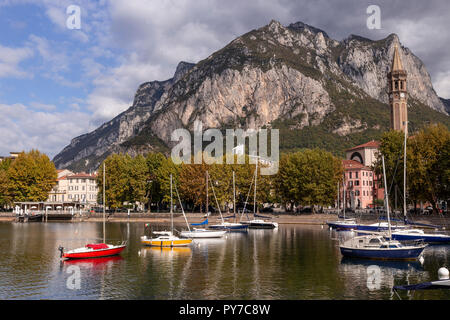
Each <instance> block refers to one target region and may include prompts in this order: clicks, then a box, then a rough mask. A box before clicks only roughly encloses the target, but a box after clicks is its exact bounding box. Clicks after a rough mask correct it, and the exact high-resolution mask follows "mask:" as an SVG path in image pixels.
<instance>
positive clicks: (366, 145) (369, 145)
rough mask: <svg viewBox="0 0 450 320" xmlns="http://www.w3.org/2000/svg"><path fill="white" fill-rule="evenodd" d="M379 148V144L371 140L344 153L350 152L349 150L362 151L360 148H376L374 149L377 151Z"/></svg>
mask: <svg viewBox="0 0 450 320" xmlns="http://www.w3.org/2000/svg"><path fill="white" fill-rule="evenodd" d="M379 147H380V142H379V141H375V140H372V141H369V142H366V143H364V144H361V145H359V146H356V147H353V148H350V149H347V150H345V151H351V150H356V149H362V148H376V149H378V148H379Z"/></svg>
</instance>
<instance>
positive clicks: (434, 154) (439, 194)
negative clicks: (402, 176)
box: [407, 124, 450, 212]
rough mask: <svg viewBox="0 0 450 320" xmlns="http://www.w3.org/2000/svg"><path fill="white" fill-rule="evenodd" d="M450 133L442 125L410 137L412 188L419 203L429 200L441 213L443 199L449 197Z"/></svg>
mask: <svg viewBox="0 0 450 320" xmlns="http://www.w3.org/2000/svg"><path fill="white" fill-rule="evenodd" d="M449 144H450V131H449V130H448V129H447V128H446V127H445V126H443V125H441V124H436V125H430V126H428V127H425V128H423V129H422V130H420V131H419V132H418V133H417V134H415V135H414V136H413V137H411V138H410V143H409V146H408V147H409V148H408V159H409V160H410V161H408V171H407V172H408V189H409V190H410V193H411V194H412V195H413V196H414V197H415V198H416V199H417V200H424V201H429V202H430V203H431V205H432V206H433V211H434V212H437V204H438V200H439V199H444V200H447V199H448V198H449V197H450V195H449V188H448V186H449V183H450V182H449V171H448V170H449V166H448V161H449V160H448V155H449Z"/></svg>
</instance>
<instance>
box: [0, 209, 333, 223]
mask: <svg viewBox="0 0 450 320" xmlns="http://www.w3.org/2000/svg"><path fill="white" fill-rule="evenodd" d="M224 215H226V216H228V215H230V214H228V213H227V214H224ZM261 215H263V216H265V217H270V218H272V219H273V221H275V222H278V223H279V224H305V225H325V224H326V222H327V221H330V220H336V219H337V215H335V214H303V215H301V214H298V215H292V214H284V213H283V214H277V215H273V214H265V213H263V214H261ZM249 216H250V219H251V218H252V216H253V215H249ZM186 217H187V219H188V221H189V223H199V222H202V221H204V220H205V219H206V218H205V217H204V213H187V214H186ZM244 219H246V217H245V215H244ZM216 220H220V216H219V215H213V216H210V217H209V223H215V222H216ZM14 221H15V214H14V213H11V212H0V222H14ZM54 221H57V220H54ZM102 221H103V215H102V214H101V213H95V214H90V215H89V216H86V215H83V216H82V217H81V218H80V217H79V216H76V217H75V218H74V219H73V220H71V222H102ZM106 221H107V222H153V223H155V222H156V223H166V222H170V215H169V213H145V214H142V213H131V214H130V217H129V218H128V215H127V213H123V212H121V213H114V214H112V215H110V216H108V215H107V220H106ZM173 221H174V223H177V224H178V223H185V221H184V217H183V215H182V214H181V213H175V214H174V217H173ZM52 222H53V221H52Z"/></svg>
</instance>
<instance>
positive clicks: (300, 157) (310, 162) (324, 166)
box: [276, 149, 343, 206]
mask: <svg viewBox="0 0 450 320" xmlns="http://www.w3.org/2000/svg"><path fill="white" fill-rule="evenodd" d="M342 174H343V167H342V162H341V160H340V159H338V158H336V157H334V156H333V155H332V154H331V153H329V152H327V151H323V150H320V149H306V150H303V151H300V152H296V153H292V154H286V155H283V156H282V158H281V160H280V170H279V172H278V174H277V177H276V182H277V185H278V192H279V193H280V195H281V196H282V198H283V199H284V201H286V202H293V203H295V204H303V205H311V206H312V205H322V206H323V205H331V204H333V203H334V201H335V198H336V185H337V183H338V181H340V179H341V177H342Z"/></svg>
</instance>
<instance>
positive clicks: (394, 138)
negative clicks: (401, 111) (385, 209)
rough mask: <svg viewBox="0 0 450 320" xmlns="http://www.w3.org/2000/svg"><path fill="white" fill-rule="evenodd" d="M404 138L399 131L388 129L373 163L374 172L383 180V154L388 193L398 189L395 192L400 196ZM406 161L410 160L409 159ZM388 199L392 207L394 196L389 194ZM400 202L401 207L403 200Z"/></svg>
mask: <svg viewBox="0 0 450 320" xmlns="http://www.w3.org/2000/svg"><path fill="white" fill-rule="evenodd" d="M404 140H405V136H404V133H403V132H401V131H396V130H390V131H387V132H385V133H384V134H383V136H382V138H381V141H380V142H381V143H380V149H379V152H378V155H377V160H376V162H375V164H374V171H375V174H376V175H378V176H379V177H381V179H382V180H381V181H383V165H382V160H381V156H382V155H384V165H385V168H386V182H387V186H388V194H389V195H391V194H392V193H394V192H395V191H394V190H395V189H397V191H399V192H398V193H397V194H398V195H399V196H400V197H402V196H403V164H404ZM407 145H408V142H407ZM407 161H408V163H409V162H410V160H407ZM389 200H390V201H389V202H390V206H391V208H394V206H393V203H394V197H392V196H389ZM400 203H401V206H402V207H403V201H400Z"/></svg>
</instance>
